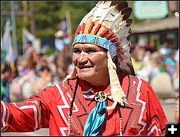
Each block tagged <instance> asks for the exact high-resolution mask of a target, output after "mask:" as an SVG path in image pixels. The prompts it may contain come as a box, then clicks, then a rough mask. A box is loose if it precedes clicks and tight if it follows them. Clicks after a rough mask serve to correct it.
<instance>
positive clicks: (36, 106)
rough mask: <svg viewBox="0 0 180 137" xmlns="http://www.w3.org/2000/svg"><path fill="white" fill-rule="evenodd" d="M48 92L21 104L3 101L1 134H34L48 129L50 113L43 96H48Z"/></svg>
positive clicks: (44, 91) (43, 92)
mask: <svg viewBox="0 0 180 137" xmlns="http://www.w3.org/2000/svg"><path fill="white" fill-rule="evenodd" d="M46 90H47V89H44V90H43V91H42V93H41V94H39V95H34V96H31V97H30V98H29V99H28V100H25V101H23V102H21V103H7V102H5V101H1V132H32V131H36V130H38V129H40V128H47V127H48V126H49V125H48V121H49V120H48V119H49V113H50V111H49V107H48V105H47V104H46V101H45V100H43V96H44V95H46V96H47V92H46Z"/></svg>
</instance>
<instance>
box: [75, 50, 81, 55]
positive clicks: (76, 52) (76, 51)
mask: <svg viewBox="0 0 180 137" xmlns="http://www.w3.org/2000/svg"><path fill="white" fill-rule="evenodd" d="M73 53H75V54H80V53H81V51H80V50H77V49H75V50H73Z"/></svg>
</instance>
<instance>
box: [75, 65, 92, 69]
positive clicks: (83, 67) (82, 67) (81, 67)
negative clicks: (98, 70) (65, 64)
mask: <svg viewBox="0 0 180 137" xmlns="http://www.w3.org/2000/svg"><path fill="white" fill-rule="evenodd" d="M78 67H79V68H80V69H85V68H92V67H93V66H78Z"/></svg>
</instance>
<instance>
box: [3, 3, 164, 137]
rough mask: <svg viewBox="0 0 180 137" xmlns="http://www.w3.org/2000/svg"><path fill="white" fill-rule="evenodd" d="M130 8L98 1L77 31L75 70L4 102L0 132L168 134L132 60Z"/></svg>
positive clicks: (72, 134) (105, 134)
mask: <svg viewBox="0 0 180 137" xmlns="http://www.w3.org/2000/svg"><path fill="white" fill-rule="evenodd" d="M131 12H132V9H131V8H129V7H128V3H127V2H125V1H121V2H111V1H99V2H98V3H97V4H96V6H95V7H94V8H93V9H92V10H91V11H90V12H89V13H88V14H87V15H86V16H85V17H84V18H83V19H82V21H81V23H80V24H79V26H78V28H77V31H76V33H75V38H74V42H73V50H72V51H73V52H72V60H73V63H74V70H73V72H72V74H71V75H70V76H67V78H66V79H65V80H64V82H63V83H62V84H58V85H56V86H51V87H48V88H45V89H44V90H43V91H41V92H40V93H39V94H38V95H33V96H31V97H30V99H28V100H26V101H24V102H21V103H13V104H10V103H9V104H8V103H6V102H4V101H2V102H1V116H2V124H1V126H2V127H1V130H2V132H25V131H34V130H37V129H40V128H44V127H46V128H47V127H48V128H49V132H50V135H51V136H67V135H68V136H80V135H83V136H109V135H121V136H122V135H123V136H161V135H164V134H165V123H166V122H167V119H166V116H165V114H164V111H163V109H162V107H161V105H160V103H159V101H158V99H157V97H156V95H155V94H154V92H153V89H152V88H151V86H150V85H149V84H148V83H147V82H146V81H144V80H142V79H140V78H138V77H136V76H135V74H134V70H133V66H132V63H131V57H130V54H129V50H130V43H129V40H130V33H131V29H130V28H129V26H130V24H131V22H132V20H131V19H129V16H130V14H131Z"/></svg>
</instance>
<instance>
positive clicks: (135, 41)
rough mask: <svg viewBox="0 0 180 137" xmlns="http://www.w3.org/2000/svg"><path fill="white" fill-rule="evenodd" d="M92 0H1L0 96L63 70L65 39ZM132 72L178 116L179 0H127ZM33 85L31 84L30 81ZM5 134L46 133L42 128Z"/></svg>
mask: <svg viewBox="0 0 180 137" xmlns="http://www.w3.org/2000/svg"><path fill="white" fill-rule="evenodd" d="M95 3H96V1H55V2H51V1H1V100H5V101H7V102H21V101H23V100H25V99H28V98H29V96H31V95H33V94H38V93H39V92H40V91H41V90H42V89H43V88H45V87H47V86H50V85H55V84H58V83H61V82H62V80H63V79H64V78H65V77H66V75H67V74H69V73H70V72H71V71H72V69H73V65H72V62H71V44H72V41H73V38H74V32H75V31H76V28H77V26H78V25H79V23H80V21H81V19H82V18H83V17H84V16H85V15H86V14H87V13H88V12H89V11H90V10H91V9H92V8H93V7H94V6H95ZM128 3H129V6H130V7H132V9H133V13H132V15H131V18H132V19H133V23H132V25H131V28H132V37H131V51H130V52H131V55H132V62H133V65H134V68H135V72H136V75H137V76H139V77H141V78H142V79H144V80H146V81H147V82H149V83H150V85H151V86H152V87H153V89H154V92H155V94H156V95H157V97H158V98H159V101H160V103H161V105H162V107H163V109H164V111H165V114H166V116H167V118H168V121H169V122H179V1H129V2H128ZM32 85H33V86H32ZM1 135H3V136H6V135H9V136H16V135H17V136H21V135H48V129H40V130H39V131H36V132H33V133H32V132H30V133H2V134H1Z"/></svg>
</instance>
